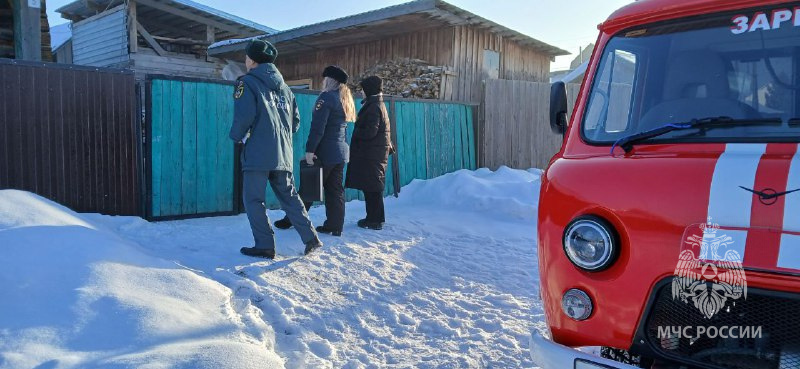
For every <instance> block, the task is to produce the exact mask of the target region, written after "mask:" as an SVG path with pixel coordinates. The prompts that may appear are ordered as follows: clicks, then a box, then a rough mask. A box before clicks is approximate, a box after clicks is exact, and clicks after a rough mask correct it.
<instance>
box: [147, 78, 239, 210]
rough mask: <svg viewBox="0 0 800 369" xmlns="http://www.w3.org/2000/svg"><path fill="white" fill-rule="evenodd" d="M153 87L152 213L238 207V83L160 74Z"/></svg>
mask: <svg viewBox="0 0 800 369" xmlns="http://www.w3.org/2000/svg"><path fill="white" fill-rule="evenodd" d="M170 78H173V77H170ZM147 90H148V91H149V94H148V98H147V101H148V102H147V106H148V109H147V111H148V116H147V119H146V120H145V121H146V128H145V130H146V132H147V141H146V142H147V150H146V156H145V163H146V165H147V170H146V175H147V193H148V195H147V196H146V197H147V199H148V200H147V217H148V218H151V219H154V218H171V217H180V216H200V215H215V214H234V213H238V210H239V202H238V188H239V187H238V185H236V183H235V180H236V179H237V178H238V177H237V176H236V171H235V164H236V163H238V160H237V159H236V158H237V157H236V155H234V144H233V142H232V141H231V140H230V139H229V138H228V132H229V131H230V125H231V122H232V120H233V99H232V95H233V84H232V83H223V82H220V81H213V82H212V81H205V80H192V79H181V80H175V79H166V78H159V77H155V78H150V79H149V80H148V89H147Z"/></svg>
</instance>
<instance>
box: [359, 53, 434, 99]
mask: <svg viewBox="0 0 800 369" xmlns="http://www.w3.org/2000/svg"><path fill="white" fill-rule="evenodd" d="M443 72H444V67H440V66H431V65H430V64H428V63H427V62H426V61H424V60H419V59H398V60H392V61H388V62H384V63H379V64H377V65H374V66H372V67H370V68H368V69H367V70H365V71H364V72H363V73H361V74H360V75H358V76H356V78H353V79H352V83H351V86H350V87H351V88H353V89H354V91H360V90H361V88H360V87H359V86H358V83H359V82H360V81H361V80H362V79H364V78H366V77H369V76H378V77H381V79H383V93H384V94H387V95H394V96H402V97H406V98H418V99H438V98H439V91H440V90H441V85H442V73H443Z"/></svg>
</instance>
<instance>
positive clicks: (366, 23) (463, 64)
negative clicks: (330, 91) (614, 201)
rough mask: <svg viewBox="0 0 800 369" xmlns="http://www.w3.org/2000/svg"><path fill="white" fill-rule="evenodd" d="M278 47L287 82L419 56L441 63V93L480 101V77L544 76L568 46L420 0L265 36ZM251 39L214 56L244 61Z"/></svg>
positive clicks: (311, 82)
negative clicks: (328, 70)
mask: <svg viewBox="0 0 800 369" xmlns="http://www.w3.org/2000/svg"><path fill="white" fill-rule="evenodd" d="M260 37H261V38H265V39H267V40H269V41H270V42H272V43H273V44H274V45H275V46H276V47H277V48H278V60H277V61H276V65H277V66H278V67H279V68H280V70H281V72H282V73H283V74H284V77H285V79H286V80H287V81H289V82H290V84H296V85H299V86H303V87H311V88H316V89H319V88H320V86H321V83H322V78H321V76H320V74H321V72H322V70H323V69H324V68H325V66H327V65H330V64H336V65H339V66H341V67H343V68H344V69H346V70H347V71H348V72H350V74H351V75H359V74H361V73H362V72H363V71H365V70H366V69H368V68H370V67H372V66H374V65H376V64H378V63H381V62H386V61H391V60H398V59H419V60H424V61H426V62H427V63H429V64H430V65H435V66H442V67H444V68H443V72H442V73H443V74H444V76H443V77H442V81H441V84H442V86H441V88H440V89H439V98H440V99H444V100H454V101H466V102H473V103H479V102H481V101H482V93H483V86H482V84H483V81H484V80H486V79H510V80H524V81H538V82H547V81H548V79H549V75H550V62H551V61H553V60H554V58H555V56H558V55H567V54H569V53H568V52H566V51H564V50H562V49H559V48H557V47H554V46H551V45H548V44H546V43H544V42H541V41H538V40H536V39H534V38H532V37H530V36H527V35H524V34H522V33H519V32H517V31H514V30H512V29H509V28H508V27H505V26H502V25H500V24H497V23H494V22H492V21H490V20H488V19H485V18H482V17H480V16H478V15H476V14H473V13H470V12H468V11H466V10H463V9H460V8H458V7H456V6H454V5H451V4H448V3H446V2H444V1H439V0H418V1H413V2H410V3H405V4H401V5H397V6H392V7H388V8H384V9H380V10H375V11H371V12H367V13H362V14H358V15H353V16H349V17H344V18H340V19H335V20H331V21H327V22H322V23H318V24H312V25H308V26H303V27H299V28H295V29H292V30H288V31H284V32H279V33H275V34H268V35H262V36H260ZM247 41H248V40H246V39H243V40H231V41H228V42H219V43H216V44H215V45H212V47H211V48H209V52H208V53H209V55H211V56H213V57H218V58H223V59H227V60H235V61H238V62H241V61H242V60H243V58H244V53H243V51H242V50H243V48H244V45H245V43H246V42H247Z"/></svg>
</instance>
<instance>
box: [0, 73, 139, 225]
mask: <svg viewBox="0 0 800 369" xmlns="http://www.w3.org/2000/svg"><path fill="white" fill-rule="evenodd" d="M0 86H2V88H0V121H1V122H2V124H0V189H4V188H12V189H19V190H25V191H30V192H34V193H37V194H39V195H41V196H44V197H46V198H49V199H51V200H54V201H56V202H59V203H61V204H64V205H66V206H68V207H70V208H72V209H74V210H76V211H79V212H98V213H105V214H116V215H140V214H141V204H142V203H141V198H140V196H139V195H140V194H141V190H140V177H139V175H138V173H139V163H138V160H137V158H139V151H138V145H137V132H138V127H137V122H138V121H139V120H138V119H137V117H136V111H137V109H136V108H137V103H136V102H137V99H136V84H135V81H134V75H133V74H132V73H131V72H127V71H120V70H109V69H98V68H86V67H78V66H72V65H69V66H66V65H56V64H45V63H32V62H21V61H14V60H8V59H0Z"/></svg>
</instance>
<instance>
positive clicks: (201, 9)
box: [56, 0, 278, 34]
mask: <svg viewBox="0 0 800 369" xmlns="http://www.w3.org/2000/svg"><path fill="white" fill-rule="evenodd" d="M123 2H124V0H91V1H86V0H75V1H73V2H71V3H69V4H67V5H64V6H62V7H60V8H58V9H56V12H58V13H61V14H62V15H72V16H80V17H83V18H88V17H90V16H93V15H95V14H97V13H98V10H97V9H110V8H112V7H114V6H117V5H120V4H122V3H123ZM148 2H152V3H154V4H162V5H167V6H174V7H176V8H177V9H180V10H183V11H189V12H191V13H193V14H195V15H199V16H203V17H207V18H210V19H213V20H214V21H216V22H220V23H223V24H226V25H230V26H236V27H238V28H241V29H242V31H243V34H258V33H265V34H273V33H277V32H278V30H276V29H273V28H270V27H267V26H264V25H261V24H258V23H256V22H253V21H250V20H247V19H244V18H241V17H237V16H235V15H233V14H228V13H226V12H223V11H221V10H218V9H214V8H212V7H209V6H206V5H203V4H199V3H196V2H194V1H191V0H149V1H148ZM89 3H92V5H94V7H89ZM140 5H145V6H148V4H147V3H144V4H140ZM65 18H66V16H65Z"/></svg>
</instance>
